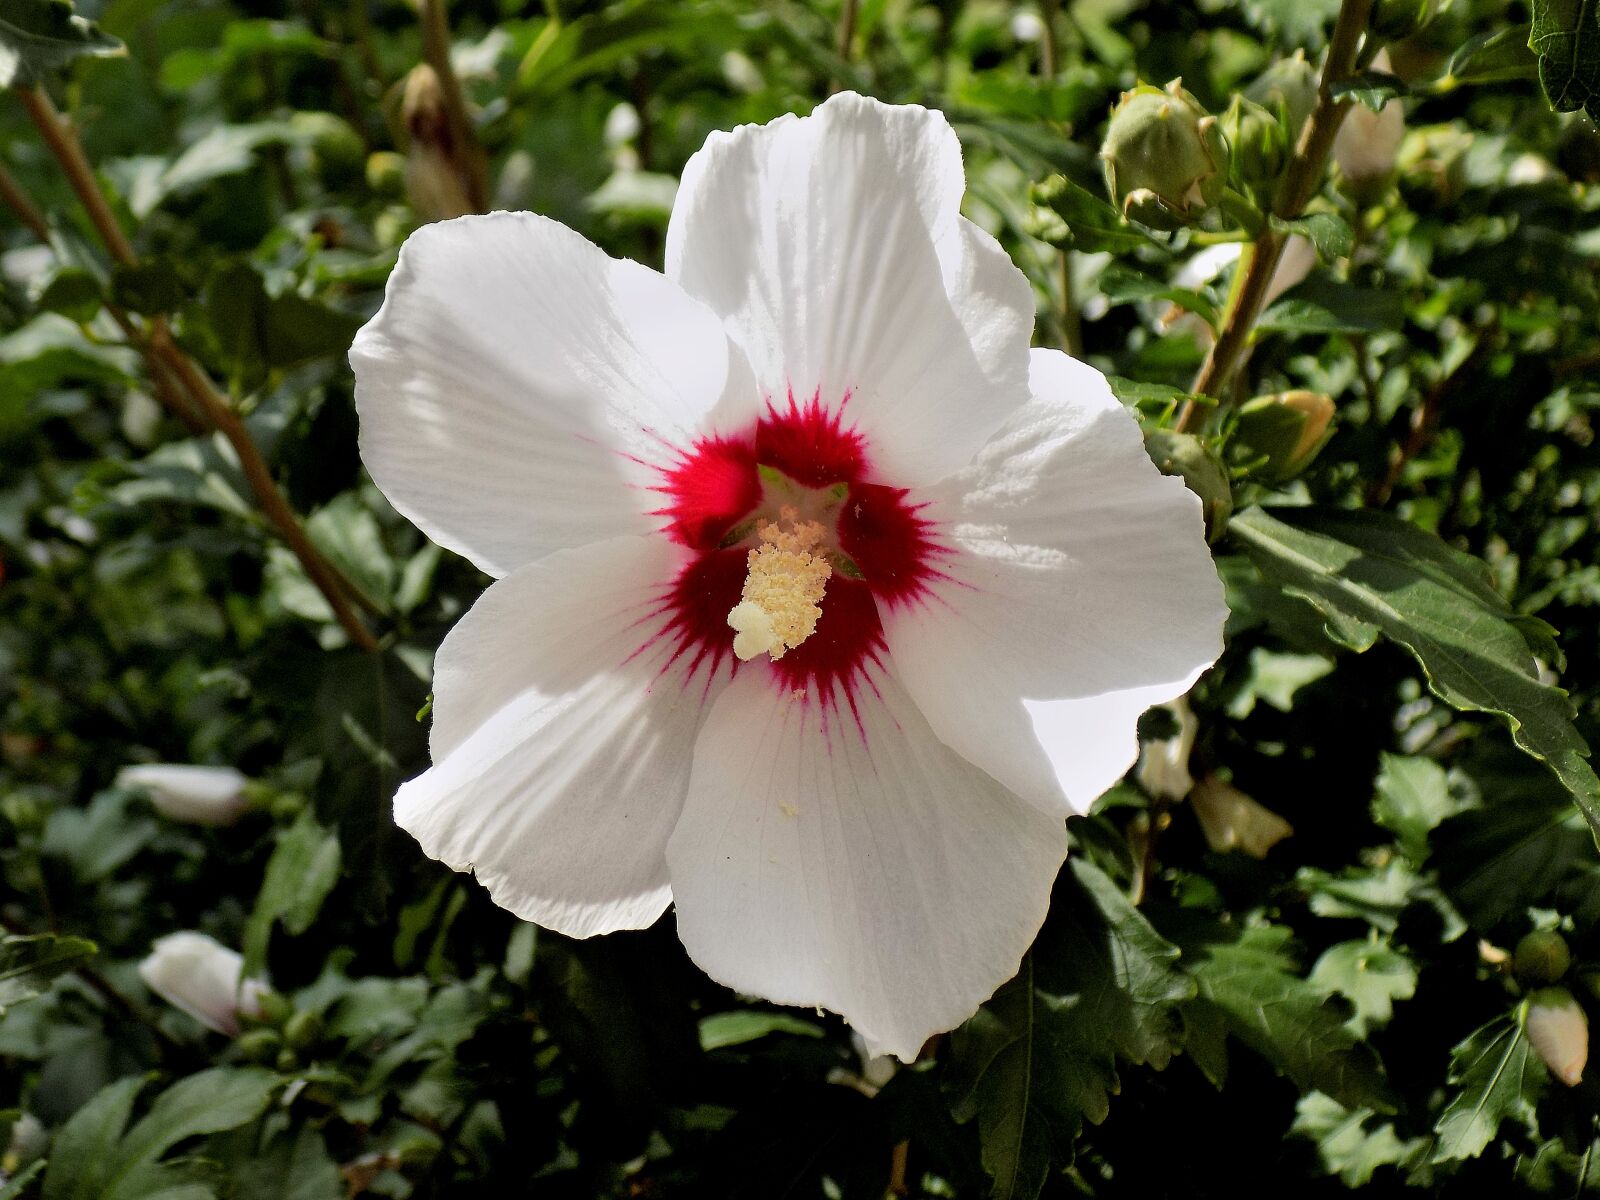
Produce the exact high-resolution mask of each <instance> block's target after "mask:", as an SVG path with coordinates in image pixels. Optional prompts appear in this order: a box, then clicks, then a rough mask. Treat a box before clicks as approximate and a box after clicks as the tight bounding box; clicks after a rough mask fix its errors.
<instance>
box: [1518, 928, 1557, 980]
mask: <svg viewBox="0 0 1600 1200" xmlns="http://www.w3.org/2000/svg"><path fill="white" fill-rule="evenodd" d="M1571 965H1572V951H1571V950H1569V949H1567V941H1566V939H1565V938H1564V937H1562V936H1561V935H1560V934H1559V933H1557V932H1556V931H1555V930H1553V929H1535V930H1534V931H1533V932H1532V933H1530V934H1528V936H1527V937H1525V938H1523V939H1522V940H1521V941H1520V942H1518V943H1517V949H1516V952H1515V953H1514V954H1513V955H1512V956H1511V969H1512V970H1513V971H1515V972H1516V973H1517V978H1518V979H1520V980H1521V981H1522V982H1523V983H1526V984H1542V983H1554V982H1555V981H1556V980H1558V979H1560V978H1561V977H1562V976H1563V975H1565V974H1566V973H1567V968H1568V967H1570V966H1571Z"/></svg>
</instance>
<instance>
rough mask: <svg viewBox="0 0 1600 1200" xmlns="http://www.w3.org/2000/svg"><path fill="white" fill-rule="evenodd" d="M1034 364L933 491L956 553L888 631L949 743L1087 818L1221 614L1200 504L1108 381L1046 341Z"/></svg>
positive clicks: (1195, 669) (1186, 680)
mask: <svg viewBox="0 0 1600 1200" xmlns="http://www.w3.org/2000/svg"><path fill="white" fill-rule="evenodd" d="M1032 363H1033V392H1034V398H1033V400H1032V402H1031V403H1030V404H1029V405H1028V407H1027V408H1026V409H1024V410H1023V411H1022V412H1021V413H1019V414H1018V415H1017V417H1016V418H1014V419H1013V420H1012V421H1010V422H1008V424H1007V425H1006V427H1005V429H1003V430H1002V431H1001V432H1000V433H999V434H997V435H996V437H995V439H994V440H993V441H992V442H991V443H990V444H989V445H988V446H986V447H985V448H984V450H983V452H982V453H981V454H980V455H979V457H978V458H977V460H976V461H975V462H974V463H973V465H972V466H971V467H970V468H968V469H967V470H966V471H963V472H962V473H961V474H959V475H957V476H955V477H953V478H951V479H949V480H946V481H944V482H943V483H941V484H940V485H939V486H938V487H937V488H934V489H932V490H931V492H930V497H931V499H930V503H929V506H928V508H927V509H925V510H924V514H923V515H925V516H927V517H928V518H930V519H931V520H933V521H934V522H935V523H936V525H937V526H938V529H939V536H940V537H941V539H942V540H943V541H944V543H945V544H946V546H947V547H948V548H949V549H950V551H951V553H950V554H949V556H948V557H947V558H945V559H943V560H941V562H940V564H939V565H940V570H941V572H942V575H943V577H942V578H940V579H938V580H936V581H935V582H934V583H933V584H932V585H931V594H929V595H925V596H923V597H921V598H920V600H919V601H915V602H912V603H906V604H901V605H898V606H894V607H890V608H887V609H886V611H885V612H884V614H883V616H884V634H885V637H886V639H887V641H888V644H889V649H890V656H891V660H892V662H893V664H894V670H895V672H896V673H897V674H898V675H899V676H900V678H901V679H902V680H904V682H905V685H906V689H907V691H908V692H909V693H910V694H911V696H912V698H913V699H914V700H915V701H916V702H917V705H918V706H919V707H920V708H921V709H922V711H923V712H924V713H925V714H926V715H927V717H928V720H929V722H930V723H931V724H932V726H933V728H934V730H935V731H936V732H937V733H938V735H939V736H940V737H941V738H942V739H944V741H945V742H946V743H947V744H948V745H950V746H951V747H952V748H953V749H955V750H957V751H958V752H959V753H961V754H962V755H964V756H965V757H966V758H968V759H969V760H970V761H972V762H973V763H976V764H977V765H978V766H980V767H982V768H983V769H984V770H986V771H988V772H989V773H990V774H992V775H994V776H995V778H996V779H998V780H999V781H1000V782H1001V783H1003V784H1005V785H1006V786H1007V787H1010V788H1011V789H1013V790H1014V791H1016V792H1017V793H1018V794H1019V795H1022V796H1024V797H1025V798H1027V799H1028V800H1030V801H1032V802H1034V803H1036V804H1039V805H1041V806H1042V807H1044V808H1045V809H1047V810H1049V811H1059V810H1060V806H1061V803H1062V800H1063V797H1064V799H1065V801H1066V802H1067V803H1069V804H1070V805H1071V807H1072V808H1074V809H1076V810H1078V811H1080V812H1081V811H1086V810H1087V808H1088V806H1089V805H1090V804H1091V803H1093V801H1094V799H1095V798H1096V797H1097V796H1098V795H1099V794H1100V793H1101V792H1103V791H1104V790H1105V789H1106V788H1108V787H1110V786H1111V784H1113V783H1115V782H1116V780H1117V779H1118V778H1120V777H1121V775H1122V774H1123V772H1124V771H1126V770H1127V768H1128V767H1129V766H1130V765H1132V763H1133V760H1134V758H1135V756H1136V754H1137V750H1138V747H1137V741H1136V738H1135V733H1134V725H1135V723H1136V721H1137V720H1138V716H1139V713H1140V712H1141V711H1143V709H1144V708H1146V707H1148V706H1149V705H1152V704H1157V703H1160V702H1162V701H1165V700H1170V699H1172V698H1173V697H1175V696H1179V695H1182V694H1183V693H1184V692H1186V691H1187V690H1188V689H1189V687H1190V685H1191V684H1193V682H1194V681H1195V679H1196V678H1198V676H1199V675H1200V673H1201V672H1202V671H1204V670H1205V669H1206V668H1207V667H1208V666H1210V665H1211V663H1212V662H1214V661H1215V660H1216V657H1217V655H1218V654H1220V653H1221V650H1222V624H1223V621H1224V619H1225V618H1226V616H1227V609H1226V607H1225V606H1224V604H1223V600H1222V585H1221V582H1220V581H1219V580H1218V578H1217V572H1216V568H1215V567H1214V566H1213V565H1212V562H1211V555H1210V553H1209V552H1208V551H1207V549H1206V544H1205V536H1204V528H1203V523H1202V520H1201V515H1200V502H1199V500H1198V499H1196V497H1195V496H1194V495H1193V493H1191V492H1189V491H1188V490H1187V489H1186V488H1185V487H1184V486H1183V484H1182V483H1181V482H1179V481H1178V480H1176V479H1168V478H1165V477H1163V476H1162V475H1160V474H1159V473H1158V472H1157V471H1156V469H1155V467H1154V466H1153V465H1152V464H1151V462H1150V460H1149V458H1148V457H1147V456H1146V454H1145V452H1144V447H1143V443H1142V441H1141V439H1140V435H1139V429H1138V425H1137V423H1136V422H1135V421H1134V419H1133V417H1132V416H1131V415H1130V414H1129V413H1128V412H1127V411H1126V410H1124V409H1123V407H1122V406H1121V405H1120V404H1119V403H1118V402H1117V400H1116V397H1115V396H1113V395H1112V394H1111V389H1110V387H1109V386H1108V385H1107V383H1106V381H1105V378H1104V377H1103V376H1102V375H1100V373H1099V372H1097V371H1095V370H1094V369H1092V368H1090V367H1086V366H1084V365H1083V364H1082V363H1078V362H1075V361H1074V360H1072V359H1070V358H1068V357H1067V356H1066V355H1064V354H1061V353H1060V352H1058V351H1047V350H1036V351H1034V353H1033V356H1032ZM1025 700H1026V701H1030V702H1052V703H1042V704H1040V703H1029V704H1027V705H1024V703H1023V701H1025ZM1041 743H1042V744H1041Z"/></svg>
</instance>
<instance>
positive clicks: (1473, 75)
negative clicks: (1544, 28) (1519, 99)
mask: <svg viewBox="0 0 1600 1200" xmlns="http://www.w3.org/2000/svg"><path fill="white" fill-rule="evenodd" d="M1532 32H1533V30H1532V26H1531V25H1528V24H1526V23H1525V24H1522V25H1513V26H1512V27H1511V28H1509V29H1500V30H1494V31H1491V32H1488V33H1480V34H1478V35H1477V36H1476V37H1473V38H1471V39H1469V40H1468V41H1466V42H1464V43H1463V44H1462V45H1461V47H1460V48H1459V49H1457V50H1456V52H1455V53H1454V54H1452V55H1451V56H1450V65H1449V66H1448V67H1446V68H1445V73H1444V75H1443V76H1442V77H1441V78H1440V79H1439V80H1438V81H1437V83H1436V84H1435V85H1434V86H1436V87H1438V88H1439V89H1440V90H1444V91H1448V90H1449V89H1450V88H1451V87H1455V86H1457V85H1459V84H1468V83H1472V84H1481V83H1498V82H1501V81H1503V80H1509V79H1533V78H1534V77H1535V76H1537V75H1538V73H1539V64H1538V60H1537V59H1536V58H1535V57H1534V55H1533V53H1532V51H1531V50H1530V49H1529V47H1528V39H1529V37H1530V36H1531V35H1532Z"/></svg>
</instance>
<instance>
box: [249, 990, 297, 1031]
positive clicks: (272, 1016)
mask: <svg viewBox="0 0 1600 1200" xmlns="http://www.w3.org/2000/svg"><path fill="white" fill-rule="evenodd" d="M292 1015H294V1006H293V1005H292V1004H290V1003H289V1001H288V1000H287V999H285V998H284V997H283V996H282V995H280V994H279V993H277V992H267V991H264V992H262V993H261V995H259V996H258V997H256V1003H255V1014H254V1019H255V1020H256V1021H259V1022H260V1023H261V1024H263V1025H271V1026H274V1027H277V1026H281V1025H282V1024H283V1023H284V1022H285V1021H287V1020H288V1019H289V1018H290V1017H291V1016H292Z"/></svg>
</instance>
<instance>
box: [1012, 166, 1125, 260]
mask: <svg viewBox="0 0 1600 1200" xmlns="http://www.w3.org/2000/svg"><path fill="white" fill-rule="evenodd" d="M1033 202H1034V204H1035V205H1037V206H1038V207H1039V209H1040V218H1041V219H1040V220H1039V221H1038V229H1037V232H1038V235H1039V236H1040V237H1042V238H1044V239H1045V240H1046V241H1049V242H1056V243H1058V244H1060V245H1064V246H1071V247H1072V248H1073V249H1075V250H1086V251H1093V250H1128V249H1131V248H1133V247H1135V246H1143V245H1147V244H1149V241H1150V238H1149V235H1147V234H1145V233H1142V232H1140V231H1139V230H1138V229H1136V228H1135V227H1134V226H1132V225H1130V224H1128V222H1126V221H1124V220H1123V219H1122V215H1121V214H1120V213H1118V212H1117V210H1116V209H1115V208H1113V207H1112V206H1111V204H1110V203H1109V202H1108V201H1107V200H1105V199H1104V198H1103V197H1101V196H1097V195H1095V194H1094V193H1093V192H1091V191H1089V190H1088V189H1086V188H1082V187H1079V186H1078V185H1077V184H1076V183H1073V182H1072V180H1070V179H1068V178H1067V177H1066V176H1065V175H1052V176H1051V177H1050V178H1049V179H1046V180H1045V181H1044V182H1043V183H1041V184H1038V185H1036V186H1035V187H1034V189H1033Z"/></svg>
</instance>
